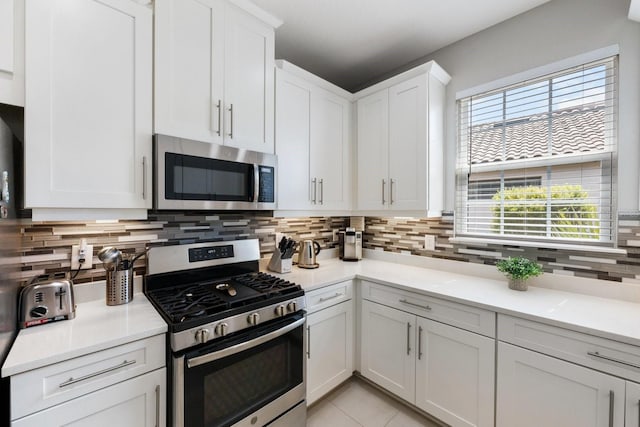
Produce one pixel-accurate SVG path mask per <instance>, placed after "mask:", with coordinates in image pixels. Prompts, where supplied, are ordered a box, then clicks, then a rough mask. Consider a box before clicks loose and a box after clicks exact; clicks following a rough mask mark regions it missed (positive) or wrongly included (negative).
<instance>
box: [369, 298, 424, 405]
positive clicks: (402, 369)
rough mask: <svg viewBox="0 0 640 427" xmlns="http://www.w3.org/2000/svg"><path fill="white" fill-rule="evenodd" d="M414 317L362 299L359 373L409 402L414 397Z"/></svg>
mask: <svg viewBox="0 0 640 427" xmlns="http://www.w3.org/2000/svg"><path fill="white" fill-rule="evenodd" d="M415 323H416V316H414V315H412V314H408V313H405V312H404V311H400V310H395V309H393V308H389V307H386V306H384V305H380V304H374V303H372V302H369V301H362V336H361V362H360V368H361V373H362V375H364V376H365V377H366V378H368V379H370V380H371V381H373V382H375V383H377V384H378V385H380V386H381V387H383V388H385V389H386V390H388V391H390V392H391V393H393V394H395V395H397V396H398V397H401V398H402V399H404V400H407V401H409V402H412V403H413V401H414V397H415V389H414V387H415V380H416V379H415Z"/></svg>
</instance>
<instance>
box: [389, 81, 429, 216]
mask: <svg viewBox="0 0 640 427" xmlns="http://www.w3.org/2000/svg"><path fill="white" fill-rule="evenodd" d="M426 160H427V83H426V77H425V76H418V77H415V78H413V79H410V80H407V81H405V82H402V83H399V84H397V85H395V86H392V87H390V88H389V181H390V182H389V185H390V189H389V193H390V194H389V203H390V206H391V209H394V210H425V209H426V197H427V187H426V185H427V172H426V171H427V161H426Z"/></svg>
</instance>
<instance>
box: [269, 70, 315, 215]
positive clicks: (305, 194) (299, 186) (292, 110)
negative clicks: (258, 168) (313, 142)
mask: <svg viewBox="0 0 640 427" xmlns="http://www.w3.org/2000/svg"><path fill="white" fill-rule="evenodd" d="M310 114H311V85H310V84H309V83H307V82H305V81H303V80H302V79H299V78H297V77H295V76H292V75H291V74H289V73H286V72H284V71H281V70H277V71H276V154H277V155H278V169H279V172H280V173H279V174H278V209H309V208H311V207H312V205H311V195H312V194H311V191H312V189H311V178H310V177H309V132H310V123H309V121H310Z"/></svg>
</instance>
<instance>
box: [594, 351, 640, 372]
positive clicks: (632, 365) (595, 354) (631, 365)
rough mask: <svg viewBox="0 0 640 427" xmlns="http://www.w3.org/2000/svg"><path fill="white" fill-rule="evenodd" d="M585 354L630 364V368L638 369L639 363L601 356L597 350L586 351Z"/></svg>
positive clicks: (626, 364) (639, 367)
mask: <svg viewBox="0 0 640 427" xmlns="http://www.w3.org/2000/svg"><path fill="white" fill-rule="evenodd" d="M587 354H588V355H589V356H593V357H597V358H599V359H604V360H608V361H609V362H615V363H619V364H621V365H625V366H630V367H632V368H636V369H640V365H636V364H634V363H629V362H625V361H624V360H620V359H615V358H613V357H609V356H603V355H602V354H600V353H598V352H597V351H588V352H587Z"/></svg>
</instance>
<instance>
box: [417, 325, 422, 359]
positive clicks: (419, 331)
mask: <svg viewBox="0 0 640 427" xmlns="http://www.w3.org/2000/svg"><path fill="white" fill-rule="evenodd" d="M421 359H422V326H418V360H421Z"/></svg>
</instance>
